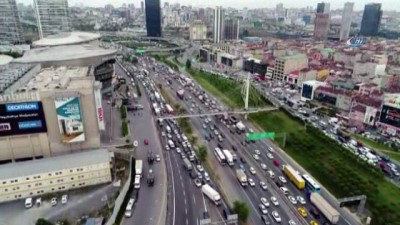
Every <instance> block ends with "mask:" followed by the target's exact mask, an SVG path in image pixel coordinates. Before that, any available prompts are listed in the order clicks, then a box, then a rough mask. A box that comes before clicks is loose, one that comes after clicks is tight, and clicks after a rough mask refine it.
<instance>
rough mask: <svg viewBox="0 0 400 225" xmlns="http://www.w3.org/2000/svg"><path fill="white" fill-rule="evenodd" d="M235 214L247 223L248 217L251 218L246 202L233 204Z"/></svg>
mask: <svg viewBox="0 0 400 225" xmlns="http://www.w3.org/2000/svg"><path fill="white" fill-rule="evenodd" d="M233 212H234V213H236V214H237V215H238V217H239V220H240V221H242V222H246V220H247V217H249V212H250V209H249V206H248V205H247V204H246V203H245V202H241V201H234V202H233Z"/></svg>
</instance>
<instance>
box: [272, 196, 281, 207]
mask: <svg viewBox="0 0 400 225" xmlns="http://www.w3.org/2000/svg"><path fill="white" fill-rule="evenodd" d="M271 202H272V204H273V205H274V206H278V205H279V201H278V199H277V198H276V197H275V196H272V197H271Z"/></svg>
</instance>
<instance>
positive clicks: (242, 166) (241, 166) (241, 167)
mask: <svg viewBox="0 0 400 225" xmlns="http://www.w3.org/2000/svg"><path fill="white" fill-rule="evenodd" d="M239 168H240V169H241V170H242V171H243V172H244V171H246V169H245V168H244V165H243V164H240V165H239Z"/></svg>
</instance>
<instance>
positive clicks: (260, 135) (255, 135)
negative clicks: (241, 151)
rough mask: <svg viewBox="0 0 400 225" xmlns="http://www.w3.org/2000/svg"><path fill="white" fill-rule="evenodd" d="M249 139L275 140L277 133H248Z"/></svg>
mask: <svg viewBox="0 0 400 225" xmlns="http://www.w3.org/2000/svg"><path fill="white" fill-rule="evenodd" d="M246 136H247V139H249V140H259V139H264V138H274V137H275V132H254V133H247V134H246Z"/></svg>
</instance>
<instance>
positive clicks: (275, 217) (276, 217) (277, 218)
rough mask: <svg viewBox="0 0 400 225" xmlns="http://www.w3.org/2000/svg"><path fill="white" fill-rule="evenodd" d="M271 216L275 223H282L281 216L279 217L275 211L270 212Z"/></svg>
mask: <svg viewBox="0 0 400 225" xmlns="http://www.w3.org/2000/svg"><path fill="white" fill-rule="evenodd" d="M271 214H272V217H274V219H275V221H276V222H277V223H280V222H281V221H282V219H281V216H280V215H279V213H278V212H277V211H272V213H271Z"/></svg>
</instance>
